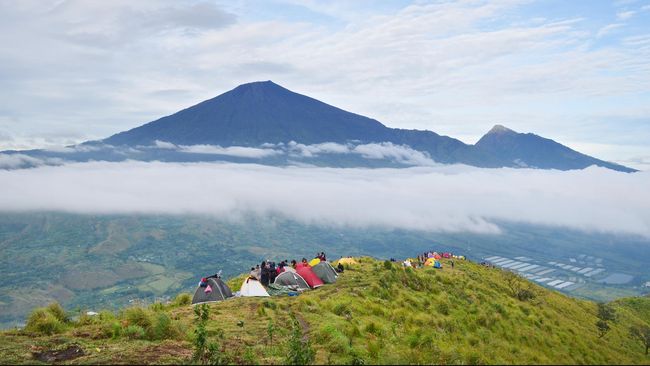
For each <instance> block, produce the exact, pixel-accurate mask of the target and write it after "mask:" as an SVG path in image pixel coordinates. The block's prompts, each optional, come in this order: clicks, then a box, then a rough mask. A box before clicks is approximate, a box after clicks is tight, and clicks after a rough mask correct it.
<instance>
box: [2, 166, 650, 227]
mask: <svg viewBox="0 0 650 366" xmlns="http://www.w3.org/2000/svg"><path fill="white" fill-rule="evenodd" d="M649 186H650V173H644V172H641V173H635V174H625V173H618V172H613V171H610V170H606V169H600V168H589V169H586V170H582V171H570V172H560V171H544V170H529V169H478V168H471V167H466V166H458V165H456V166H439V167H417V168H406V169H334V168H308V167H287V168H276V167H267V166H259V165H252V164H225V163H224V164H215V163H196V164H172V163H141V162H124V163H104V162H101V163H83V164H69V165H64V166H60V167H40V168H35V169H27V170H14V171H0V191H2V192H4V193H3V194H2V195H0V210H1V211H6V212H24V211H41V210H46V211H65V212H76V213H151V214H157V213H164V214H208V215H214V216H216V217H218V218H221V219H236V218H238V217H241V215H244V214H250V213H253V214H257V215H272V214H281V215H284V216H286V217H288V218H291V219H294V220H298V221H300V222H305V223H311V224H319V225H343V226H346V225H347V226H354V227H374V226H379V227H384V228H402V229H417V230H428V231H471V232H480V233H495V234H498V233H499V232H500V229H499V227H498V224H497V222H498V221H499V220H508V221H515V222H526V223H533V224H544V225H556V226H565V227H570V228H575V229H581V230H587V231H602V232H616V233H627V234H637V235H642V236H645V237H648V238H650V192H649V191H648V189H647V187H649Z"/></svg>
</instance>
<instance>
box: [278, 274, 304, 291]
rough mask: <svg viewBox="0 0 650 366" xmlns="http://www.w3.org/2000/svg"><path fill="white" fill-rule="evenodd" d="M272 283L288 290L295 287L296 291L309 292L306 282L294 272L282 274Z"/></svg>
mask: <svg viewBox="0 0 650 366" xmlns="http://www.w3.org/2000/svg"><path fill="white" fill-rule="evenodd" d="M273 283H275V284H276V285H281V286H287V287H289V288H294V287H295V288H296V290H298V291H305V290H309V285H308V284H307V281H305V279H304V278H302V277H301V276H300V275H299V274H297V273H295V272H282V273H280V274H279V275H278V277H276V278H275V282H273Z"/></svg>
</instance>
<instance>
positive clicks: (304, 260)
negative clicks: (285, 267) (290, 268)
mask: <svg viewBox="0 0 650 366" xmlns="http://www.w3.org/2000/svg"><path fill="white" fill-rule="evenodd" d="M301 262H302V264H303V265H304V266H306V267H308V266H309V263H308V262H307V258H303V259H302V261H301Z"/></svg>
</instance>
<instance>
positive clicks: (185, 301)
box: [172, 292, 192, 306]
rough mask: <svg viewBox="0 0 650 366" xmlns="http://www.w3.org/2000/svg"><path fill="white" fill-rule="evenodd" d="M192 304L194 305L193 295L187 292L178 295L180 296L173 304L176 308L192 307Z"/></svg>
mask: <svg viewBox="0 0 650 366" xmlns="http://www.w3.org/2000/svg"><path fill="white" fill-rule="evenodd" d="M191 303H192V295H190V294H188V293H186V292H184V293H181V294H178V296H176V298H175V299H174V301H173V302H172V304H173V305H174V306H186V305H190V304H191Z"/></svg>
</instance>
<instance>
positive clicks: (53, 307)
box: [46, 302, 70, 323]
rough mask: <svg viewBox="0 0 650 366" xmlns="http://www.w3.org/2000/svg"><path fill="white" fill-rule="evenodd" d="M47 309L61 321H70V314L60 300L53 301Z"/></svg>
mask: <svg viewBox="0 0 650 366" xmlns="http://www.w3.org/2000/svg"><path fill="white" fill-rule="evenodd" d="M46 309H47V311H48V312H49V313H50V314H52V315H53V316H54V317H55V318H56V319H57V320H58V321H60V322H61V323H67V322H68V321H70V319H69V318H68V314H66V312H65V310H63V308H62V307H61V305H60V304H59V303H58V302H53V303H51V304H50V305H48V306H47V308H46Z"/></svg>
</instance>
